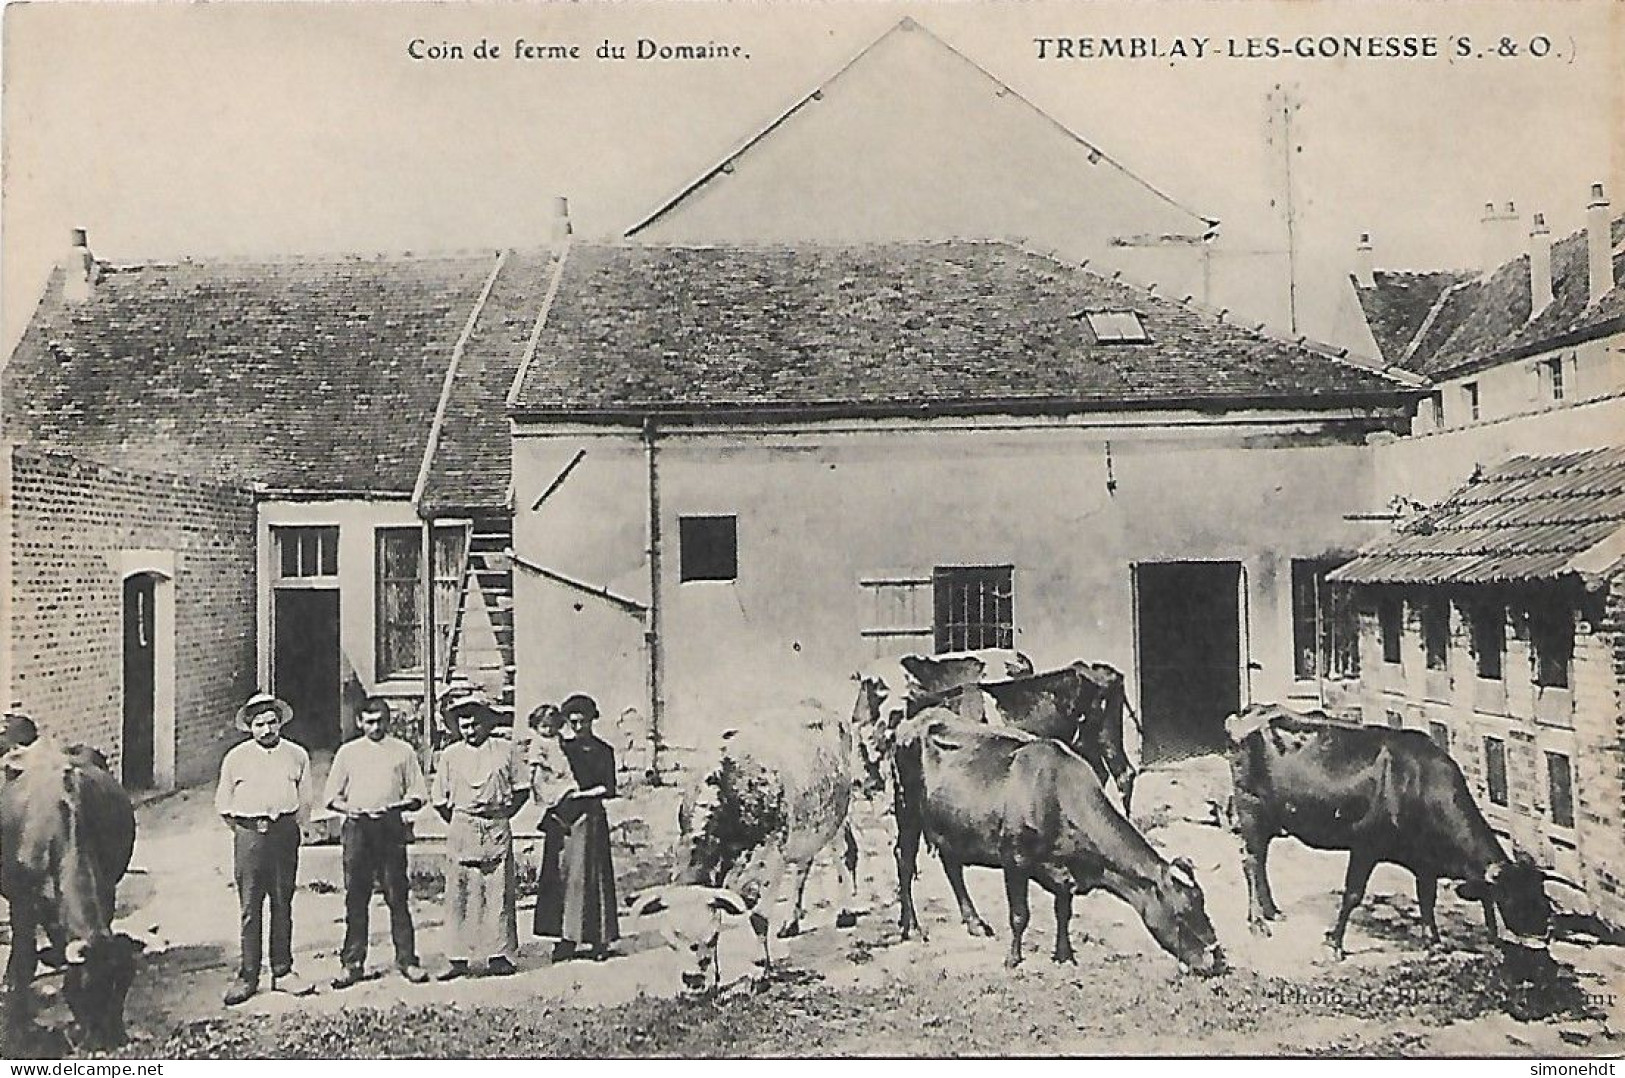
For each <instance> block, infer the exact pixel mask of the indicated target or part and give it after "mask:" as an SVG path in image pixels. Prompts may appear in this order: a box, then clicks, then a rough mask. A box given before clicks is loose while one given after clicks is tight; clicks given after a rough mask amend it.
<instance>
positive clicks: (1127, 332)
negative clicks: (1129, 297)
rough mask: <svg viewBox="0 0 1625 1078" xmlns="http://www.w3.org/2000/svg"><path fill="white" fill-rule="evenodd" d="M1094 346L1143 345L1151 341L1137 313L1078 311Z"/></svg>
mask: <svg viewBox="0 0 1625 1078" xmlns="http://www.w3.org/2000/svg"><path fill="white" fill-rule="evenodd" d="M1078 313H1079V314H1081V315H1082V316H1083V318H1084V320H1085V321H1087V322H1088V323H1089V331H1090V332H1091V333H1093V334H1094V335H1095V343H1096V344H1144V343H1146V342H1147V341H1149V340H1150V339H1151V336H1150V334H1148V333H1146V331H1145V322H1144V321H1142V320H1141V318H1140V315H1139V313H1138V312H1137V311H1080V312H1078Z"/></svg>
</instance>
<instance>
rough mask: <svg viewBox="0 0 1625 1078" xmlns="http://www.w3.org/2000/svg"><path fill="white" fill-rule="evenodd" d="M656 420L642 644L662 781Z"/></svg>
mask: <svg viewBox="0 0 1625 1078" xmlns="http://www.w3.org/2000/svg"><path fill="white" fill-rule="evenodd" d="M655 435H656V430H655V420H654V417H653V416H645V417H644V418H643V448H644V456H645V459H646V460H647V462H648V473H649V550H648V555H649V616H648V618H647V619H646V620H645V622H644V626H643V646H644V649H645V651H646V652H647V654H648V660H649V661H648V671H649V771H650V772H651V778H650V781H651V782H653V783H654V784H655V785H657V786H658V785H659V784H660V749H661V747H662V746H661V731H662V729H663V728H664V726H665V721H664V720H665V709H666V700H665V662H664V656H663V654H662V651H661V647H662V645H661V640H660V606H661V604H660V571H661V570H660V566H661V543H660V471H659V468H658V467H657V459H656V456H657V454H656V447H655Z"/></svg>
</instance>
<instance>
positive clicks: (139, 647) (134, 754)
mask: <svg viewBox="0 0 1625 1078" xmlns="http://www.w3.org/2000/svg"><path fill="white" fill-rule="evenodd" d="M156 581H157V578H156V577H153V576H151V575H150V574H145V573H142V574H138V575H136V576H131V577H126V578H125V580H124V736H123V738H122V739H121V740H120V742H119V759H120V778H121V779H122V780H123V782H124V785H125V786H126V787H127V788H129V789H132V790H150V789H152V787H153V785H154V783H153V750H154V748H155V745H154V731H153V702H154V701H153V687H154V682H153V642H152V641H153V632H154V630H155V629H156V627H157V621H156V619H155V618H154V617H153V597H154V590H155V587H154V586H155V584H156Z"/></svg>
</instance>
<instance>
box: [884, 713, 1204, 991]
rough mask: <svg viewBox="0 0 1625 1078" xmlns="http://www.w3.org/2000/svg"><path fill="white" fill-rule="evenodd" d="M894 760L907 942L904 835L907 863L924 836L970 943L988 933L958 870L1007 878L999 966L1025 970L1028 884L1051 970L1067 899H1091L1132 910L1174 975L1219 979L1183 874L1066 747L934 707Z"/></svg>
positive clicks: (917, 721) (1184, 867)
mask: <svg viewBox="0 0 1625 1078" xmlns="http://www.w3.org/2000/svg"><path fill="white" fill-rule="evenodd" d="M893 753H894V755H893V763H894V766H895V776H896V779H897V798H898V801H897V803H898V814H897V819H898V832H899V842H900V852H899V865H898V867H899V877H900V879H901V880H902V881H903V884H904V886H903V895H902V897H903V917H904V925H905V935H906V934H907V932H906V928H907V927H908V926H909V925H913V926H914V927H918V923H919V922H918V918H917V917H916V916H915V914H914V909H913V895H912V888H911V887H910V886H909V881H910V880H911V879H912V875H913V873H912V868H913V866H912V864H905V863H904V857H903V853H902V848H901V843H902V842H903V841H904V836H905V834H907V835H909V836H911V838H912V842H911V847H912V848H911V850H910V853H911V854H912V852H913V850H917V848H918V840H919V838H920V837H922V836H923V837H924V838H925V839H926V840H927V841H928V842H930V843H931V845H932V846H933V847H934V848H935V849H936V851H937V854H938V856H939V857H940V858H941V860H942V867H943V871H944V873H945V874H946V875H947V877H948V882H949V884H950V886H952V888H953V890H954V897H955V898H956V899H958V901H959V906H960V911H961V914H962V916H963V917H964V919H965V923H966V925H967V926H970V927H971V928H972V931H973V933H975V934H978V935H990V934H991V930H990V929H988V927H987V925H986V924H985V923H984V922H983V921H982V920H981V918H980V916H979V915H978V914H977V913H976V908H975V906H974V905H973V904H972V902H971V899H970V895H969V893H968V892H967V891H966V889H965V879H964V869H965V866H967V865H977V866H983V867H987V868H999V869H1002V870H1003V872H1004V881H1005V894H1006V896H1007V898H1008V902H1009V913H1010V933H1011V938H1010V951H1009V954H1008V956H1007V957H1006V959H1005V965H1006V966H1014V965H1016V964H1017V963H1019V962H1020V961H1021V958H1022V955H1021V938H1022V934H1023V933H1024V932H1025V931H1026V928H1027V924H1028V906H1027V889H1028V882H1029V881H1033V880H1036V881H1037V882H1038V884H1039V886H1041V887H1043V888H1044V889H1045V890H1046V891H1048V892H1050V894H1051V895H1052V896H1054V900H1055V950H1054V959H1055V961H1057V962H1071V961H1073V952H1072V942H1071V939H1070V938H1069V935H1068V924H1069V922H1070V919H1071V916H1072V898H1073V896H1074V895H1079V894H1088V893H1089V892H1090V891H1093V890H1095V889H1097V888H1098V889H1103V890H1106V891H1109V892H1111V893H1112V894H1114V895H1116V896H1117V897H1119V898H1121V899H1122V900H1123V901H1125V902H1127V903H1129V904H1130V905H1131V906H1133V907H1134V908H1135V910H1136V911H1137V912H1138V913H1139V914H1140V918H1141V920H1142V921H1143V922H1144V924H1145V926H1146V929H1147V930H1148V931H1149V932H1150V933H1151V935H1152V937H1153V938H1154V939H1155V940H1156V941H1157V943H1158V944H1159V945H1160V946H1161V947H1162V948H1163V949H1164V950H1165V951H1167V952H1168V953H1169V954H1171V955H1173V956H1174V957H1175V958H1176V959H1177V960H1178V961H1179V963H1180V965H1181V968H1183V969H1186V970H1195V971H1197V972H1200V973H1204V974H1211V973H1217V972H1220V971H1221V970H1222V969H1223V968H1224V959H1223V954H1222V953H1221V951H1220V949H1219V945H1218V941H1217V937H1216V936H1215V934H1214V931H1213V925H1212V922H1210V921H1209V920H1208V916H1207V912H1206V909H1205V908H1204V903H1203V896H1202V889H1201V887H1200V886H1199V885H1198V884H1197V882H1196V876H1195V872H1194V870H1193V869H1192V868H1191V866H1190V863H1189V862H1188V861H1185V860H1183V859H1177V858H1176V859H1175V860H1174V861H1171V862H1170V861H1166V860H1164V859H1163V858H1162V857H1161V856H1159V855H1158V854H1157V852H1156V851H1155V850H1154V849H1152V847H1151V845H1150V843H1148V842H1147V841H1146V840H1145V837H1144V836H1143V835H1141V834H1140V832H1138V831H1137V830H1135V829H1134V826H1133V825H1132V824H1130V823H1129V821H1128V820H1127V819H1126V818H1125V817H1124V816H1123V814H1122V813H1120V812H1119V811H1118V810H1117V809H1116V808H1115V807H1114V806H1113V805H1112V803H1111V802H1110V801H1109V800H1108V799H1107V798H1106V796H1105V793H1104V791H1103V790H1102V789H1101V785H1100V783H1099V781H1098V780H1097V779H1096V777H1095V774H1094V772H1093V771H1092V770H1091V769H1090V768H1089V767H1088V766H1087V765H1086V764H1085V763H1084V762H1083V761H1082V760H1081V759H1080V758H1079V757H1078V756H1077V754H1076V753H1074V752H1073V751H1072V750H1071V749H1069V748H1067V747H1066V746H1065V745H1062V744H1060V743H1058V742H1056V741H1054V740H1052V739H1048V738H1038V737H1033V736H1031V735H1028V734H1025V733H1023V732H1020V731H1016V730H1001V729H998V728H995V727H991V726H988V725H986V724H983V723H970V722H966V721H964V720H963V719H961V718H960V717H959V716H957V715H955V714H954V713H952V712H950V711H947V710H944V709H941V708H934V709H929V710H927V711H924V712H922V713H921V714H919V715H918V716H916V717H914V718H913V719H910V720H907V721H905V722H904V723H902V724H901V725H900V726H899V727H898V728H897V731H896V734H895V737H894V747H893ZM905 870H906V871H905ZM978 930H979V931H978Z"/></svg>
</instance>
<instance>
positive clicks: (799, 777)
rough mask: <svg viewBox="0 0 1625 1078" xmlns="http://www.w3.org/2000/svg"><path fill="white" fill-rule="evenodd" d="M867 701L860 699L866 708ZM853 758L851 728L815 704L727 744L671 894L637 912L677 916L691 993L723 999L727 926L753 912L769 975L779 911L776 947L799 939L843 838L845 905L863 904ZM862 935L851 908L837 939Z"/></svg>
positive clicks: (700, 789)
mask: <svg viewBox="0 0 1625 1078" xmlns="http://www.w3.org/2000/svg"><path fill="white" fill-rule="evenodd" d="M868 699H869V698H868V697H867V696H865V695H864V694H862V693H861V692H860V695H859V704H860V706H867V701H868ZM855 751H856V747H855V746H854V744H853V738H852V725H851V723H850V722H848V721H845V720H843V719H841V718H840V717H839V716H837V715H835V714H832V713H831V712H829V711H827V710H826V709H824V708H823V707H821V706H820V705H818V704H816V703H812V702H807V703H803V704H802V705H800V706H799V707H796V708H791V709H788V710H786V711H783V712H780V713H777V714H769V715H764V716H762V717H761V719H760V721H758V722H757V723H755V724H753V725H752V726H749V727H746V728H745V729H742V730H738V731H734V732H732V733H730V734H728V735H726V737H725V740H724V742H723V745H722V747H721V750H720V752H719V754H718V755H717V758H716V760H715V763H714V764H712V765H711V766H710V767H708V768H705V769H704V770H703V771H702V772H701V775H700V778H699V781H697V782H696V783H694V784H693V785H691V787H690V788H689V790H688V791H687V794H686V795H685V797H684V799H683V805H682V809H681V811H680V813H679V818H678V822H679V826H680V829H681V834H682V837H681V839H680V844H679V847H678V855H677V864H676V866H675V868H674V870H673V877H672V884H671V885H669V886H666V887H661V888H657V889H655V890H653V891H649V892H645V893H643V894H641V895H638V896H635V897H634V898H633V900H632V902H631V909H632V912H633V913H634V914H638V915H649V914H655V913H666V914H667V921H666V933H667V938H668V942H670V943H672V944H673V946H675V947H677V948H678V949H679V950H682V951H686V952H688V955H689V957H690V959H691V960H692V966H691V968H690V969H688V970H686V971H685V973H684V976H683V981H684V984H685V986H686V987H689V988H699V989H704V988H715V986H716V984H717V981H718V978H719V977H720V972H719V970H718V967H717V964H716V937H717V932H718V930H719V929H720V924H721V918H722V917H723V916H728V915H737V914H740V913H744V912H746V911H749V913H750V919H751V926H752V928H754V929H755V930H756V933H757V935H758V936H759V937H760V939H761V944H762V960H763V964H764V966H770V965H771V955H770V954H769V952H768V929H769V927H770V925H769V921H770V918H771V917H772V916H773V915H774V913H775V912H776V909H777V907H778V904H779V900H783V899H788V900H789V901H790V904H791V906H790V911H789V914H788V916H787V917H786V919H785V920H784V921H783V923H782V925H781V926H780V928H779V930H778V935H779V936H780V937H789V936H794V935H796V934H798V933H799V932H800V931H801V916H802V897H803V893H804V892H805V890H806V887H807V876H808V873H809V872H810V871H811V870H812V865H813V860H814V859H815V858H816V857H817V856H818V854H819V853H820V852H821V851H822V850H824V849H825V848H826V847H828V846H829V845H830V844H831V843H833V842H835V841H836V839H837V838H839V839H841V841H842V847H841V849H840V851H839V853H840V855H839V856H838V857H837V861H836V863H837V869H838V871H839V872H840V874H841V884H842V894H843V896H844V897H846V898H848V899H851V898H855V897H856V894H857V860H858V846H857V838H856V836H855V835H854V834H853V831H852V826H851V823H850V821H849V820H848V819H847V810H848V807H849V806H850V804H851V799H852V787H853V784H854V781H855V779H857V778H858V777H859V776H858V775H857V774H855V769H854V766H853V762H852V761H853V757H854V754H855ZM856 923H857V915H856V914H855V913H854V912H853V911H852V909H851V907H850V906H844V905H843V907H842V908H841V910H840V912H839V914H838V915H837V916H836V919H835V924H836V927H838V928H850V927H852V926H853V925H855V924H856Z"/></svg>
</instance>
